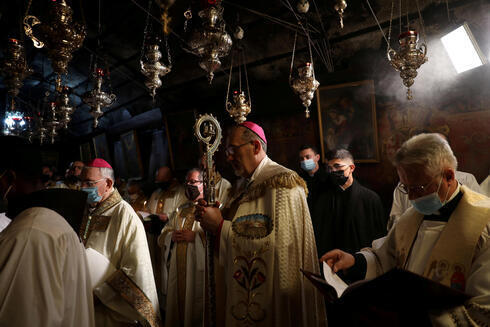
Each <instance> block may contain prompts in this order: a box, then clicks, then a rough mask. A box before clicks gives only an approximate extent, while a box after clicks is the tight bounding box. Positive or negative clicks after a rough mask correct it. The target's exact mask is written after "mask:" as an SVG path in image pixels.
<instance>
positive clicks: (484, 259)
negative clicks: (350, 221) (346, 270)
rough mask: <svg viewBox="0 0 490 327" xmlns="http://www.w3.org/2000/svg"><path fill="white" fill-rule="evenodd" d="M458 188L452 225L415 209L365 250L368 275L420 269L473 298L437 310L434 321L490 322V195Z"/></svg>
mask: <svg viewBox="0 0 490 327" xmlns="http://www.w3.org/2000/svg"><path fill="white" fill-rule="evenodd" d="M459 190H460V192H462V193H463V196H462V197H461V200H459V203H458V205H457V207H456V209H455V210H454V212H453V213H452V214H451V216H450V218H449V220H448V222H447V223H445V222H430V221H428V222H427V221H424V220H423V215H422V214H420V213H418V212H417V211H415V209H413V208H411V209H409V210H407V212H406V213H405V214H404V215H402V216H401V217H400V221H399V223H398V224H396V225H395V227H394V228H393V230H392V231H390V233H389V234H388V237H387V239H386V241H385V243H384V244H383V245H382V246H381V247H380V248H379V249H375V250H373V249H363V250H362V251H361V253H362V254H363V255H364V256H365V257H366V260H367V264H368V265H367V272H366V279H368V278H373V277H375V276H377V275H380V274H382V273H384V272H386V271H388V270H390V269H391V268H393V267H399V268H404V269H408V270H410V271H413V272H416V273H419V274H421V275H423V276H425V277H427V278H430V279H433V280H435V281H437V282H440V283H442V284H444V285H446V286H449V287H453V288H456V289H459V290H461V291H464V292H466V293H467V294H469V295H471V296H473V298H472V299H470V300H469V301H468V302H467V303H466V304H465V306H461V307H458V308H456V309H454V310H451V311H445V312H439V313H434V314H433V315H432V317H431V319H432V320H433V323H434V324H435V325H440V326H488V322H490V279H489V278H488V276H490V242H489V238H490V237H489V232H490V199H489V198H487V197H485V196H484V195H481V194H479V193H476V192H474V191H472V190H470V189H469V188H467V187H466V186H461V187H460V189H459ZM484 322H486V324H485V323H484Z"/></svg>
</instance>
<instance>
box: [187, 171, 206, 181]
mask: <svg viewBox="0 0 490 327" xmlns="http://www.w3.org/2000/svg"><path fill="white" fill-rule="evenodd" d="M195 171H197V172H198V173H199V180H201V181H202V170H201V169H199V168H192V169H190V170H189V171H188V172H187V174H185V179H186V180H187V177H188V176H189V175H190V174H192V173H193V172H195Z"/></svg>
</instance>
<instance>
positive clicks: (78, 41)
mask: <svg viewBox="0 0 490 327" xmlns="http://www.w3.org/2000/svg"><path fill="white" fill-rule="evenodd" d="M72 16H73V10H72V9H71V8H70V6H68V5H67V4H66V2H65V0H54V1H51V2H50V8H49V14H48V21H47V22H46V23H42V22H41V21H40V20H39V19H38V18H37V17H35V16H25V17H24V31H25V34H26V35H27V36H28V37H29V38H31V40H32V41H33V43H34V46H35V47H36V48H42V47H43V46H46V48H47V52H48V57H49V58H50V60H51V64H52V66H53V71H54V72H55V73H56V74H58V79H59V80H60V79H61V77H60V75H63V74H66V73H67V68H68V63H69V62H70V61H71V59H72V57H73V52H75V51H76V50H78V49H79V48H80V47H81V46H82V43H83V40H84V39H85V36H86V35H87V32H86V29H85V26H84V25H82V24H79V23H76V22H73V21H72ZM39 24H40V26H39V27H38V29H39V38H36V37H35V36H34V34H33V29H32V27H33V26H35V25H39ZM59 91H61V90H60V89H58V92H59Z"/></svg>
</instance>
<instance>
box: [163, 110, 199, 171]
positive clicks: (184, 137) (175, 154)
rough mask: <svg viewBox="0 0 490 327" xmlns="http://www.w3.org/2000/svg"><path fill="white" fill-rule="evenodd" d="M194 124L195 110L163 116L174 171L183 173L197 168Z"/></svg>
mask: <svg viewBox="0 0 490 327" xmlns="http://www.w3.org/2000/svg"><path fill="white" fill-rule="evenodd" d="M195 122H196V111H195V110H186V111H179V112H175V113H169V114H166V115H165V129H166V130H167V138H168V149H169V153H170V164H171V166H172V168H173V169H174V170H175V171H184V170H187V169H190V168H192V167H196V166H197V160H198V158H199V153H200V152H199V151H200V150H199V144H198V141H197V139H196V137H195V136H194V124H195Z"/></svg>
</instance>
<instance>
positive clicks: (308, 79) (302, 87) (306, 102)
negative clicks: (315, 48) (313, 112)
mask: <svg viewBox="0 0 490 327" xmlns="http://www.w3.org/2000/svg"><path fill="white" fill-rule="evenodd" d="M290 85H291V88H292V89H293V91H294V93H296V94H297V95H298V96H299V98H300V99H301V101H302V103H303V106H305V115H306V118H310V109H309V107H310V105H311V100H313V98H314V97H315V91H316V89H317V88H318V87H319V86H320V82H318V81H317V80H316V79H315V70H314V69H313V64H312V63H310V62H307V63H306V64H305V65H304V66H302V67H299V68H298V76H297V77H296V78H292V79H291V80H290Z"/></svg>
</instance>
